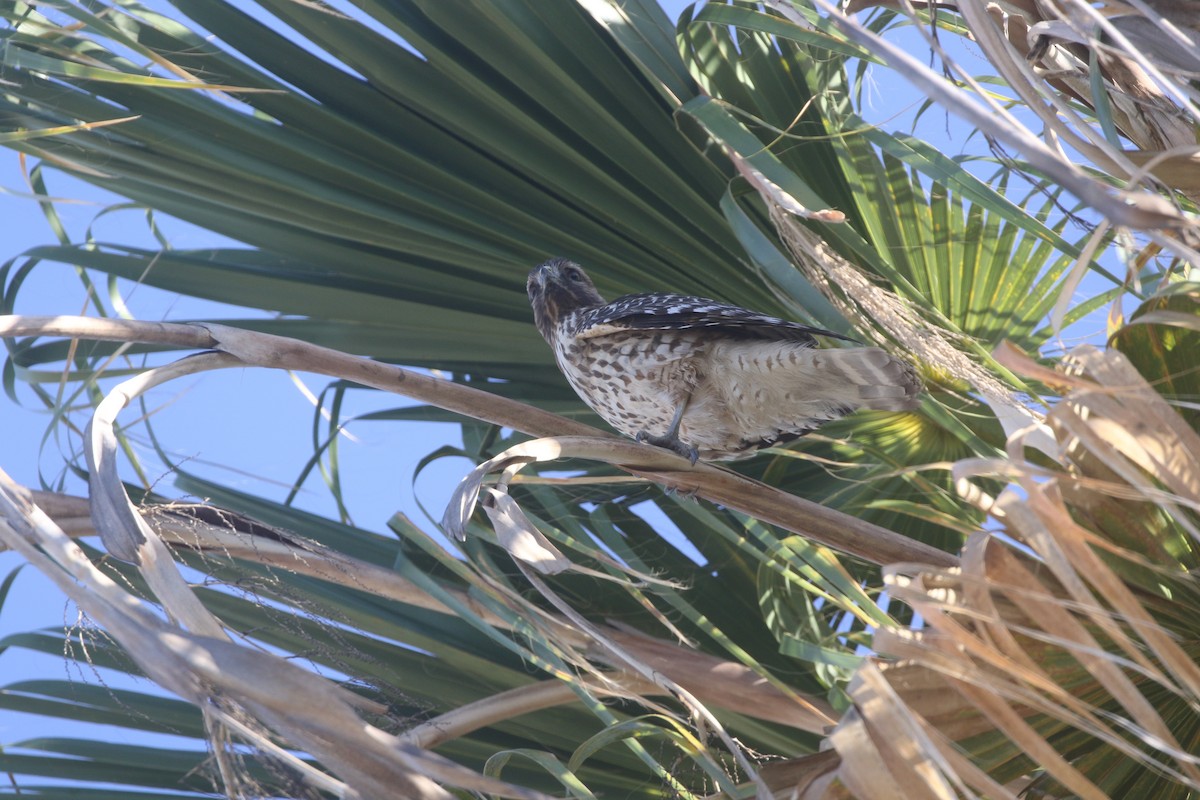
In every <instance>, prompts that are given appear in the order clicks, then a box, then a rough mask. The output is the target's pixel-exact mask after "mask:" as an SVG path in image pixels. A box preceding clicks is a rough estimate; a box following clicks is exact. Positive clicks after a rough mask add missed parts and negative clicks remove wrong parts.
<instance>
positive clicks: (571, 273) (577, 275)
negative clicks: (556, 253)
mask: <svg viewBox="0 0 1200 800" xmlns="http://www.w3.org/2000/svg"><path fill="white" fill-rule="evenodd" d="M567 280H569V281H571V282H572V283H581V282H582V281H583V273H582V272H580V271H579V270H577V269H575V268H574V267H572V268H571V269H569V270H567Z"/></svg>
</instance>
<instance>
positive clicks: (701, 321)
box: [570, 292, 857, 347]
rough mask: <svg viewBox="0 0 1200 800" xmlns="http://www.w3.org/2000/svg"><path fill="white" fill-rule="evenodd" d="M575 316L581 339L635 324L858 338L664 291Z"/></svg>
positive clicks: (793, 337) (806, 338) (791, 337)
mask: <svg viewBox="0 0 1200 800" xmlns="http://www.w3.org/2000/svg"><path fill="white" fill-rule="evenodd" d="M574 316H575V318H574V319H573V320H572V321H571V324H570V328H571V331H570V332H571V335H572V336H573V337H574V338H577V339H591V338H593V337H596V336H608V335H610V334H614V333H622V332H626V331H632V330H646V331H651V330H660V331H687V330H702V331H711V332H713V333H720V334H723V335H725V336H729V337H732V338H736V339H758V340H766V341H791V342H799V343H801V344H804V345H806V346H808V347H815V346H816V344H817V340H816V339H814V338H813V337H814V336H829V337H832V338H834V339H844V340H845V341H847V342H855V341H857V340H856V339H851V338H850V337H849V336H843V335H842V334H840V333H834V332H833V331H827V330H824V329H823V328H813V327H809V326H808V325H801V324H800V323H798V322H789V321H788V320H786V319H780V318H779V317H772V316H768V315H766V314H759V313H758V312H755V311H748V310H746V309H744V308H739V307H738V306H731V305H728V304H727V303H719V302H717V301H716V300H709V299H707V298H704V297H689V296H688V295H683V294H665V293H661V292H649V293H646V294H627V295H625V296H624V297H618V298H617V299H616V300H613V301H612V302H611V303H608V304H607V305H603V306H599V307H597V308H591V309H588V310H586V311H581V312H578V313H577V314H575V315H574Z"/></svg>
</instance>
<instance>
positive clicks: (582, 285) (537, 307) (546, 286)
mask: <svg viewBox="0 0 1200 800" xmlns="http://www.w3.org/2000/svg"><path fill="white" fill-rule="evenodd" d="M525 289H526V291H528V292H529V303H530V304H531V305H532V306H533V321H534V323H536V324H537V329H538V330H539V331H541V333H542V336H543V337H545V339H546V341H551V337H552V336H553V335H554V326H555V325H557V324H558V321H559V320H561V319H562V318H563V317H564V316H566V315H567V314H569V313H571V312H572V311H576V310H578V309H581V308H594V307H596V306H602V305H604V298H603V297H601V296H600V293H599V292H597V291H596V287H595V286H594V285H592V279H591V278H589V277H588V276H587V273H586V272H584V271H583V268H582V267H580V266H579V265H578V264H576V263H575V262H574V261H569V260H568V259H565V258H552V259H550V260H549V261H547V262H546V263H545V264H542V265H541V266H538V267H534V268H533V269H532V270H531V271H530V273H529V280H528V281H527V282H526V284H525Z"/></svg>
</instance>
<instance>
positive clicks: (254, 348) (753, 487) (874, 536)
mask: <svg viewBox="0 0 1200 800" xmlns="http://www.w3.org/2000/svg"><path fill="white" fill-rule="evenodd" d="M30 335H40V336H68V337H78V338H91V339H100V340H108V341H137V342H146V343H167V344H172V345H176V346H184V347H196V348H204V349H210V350H216V351H219V352H220V353H222V354H224V355H223V356H221V357H220V358H219V359H218V357H217V356H215V355H208V356H198V357H193V359H195V358H201V359H203V360H201V361H194V360H188V359H185V360H184V361H182V362H180V365H181V366H180V367H178V368H176V369H177V370H184V369H195V370H198V369H207V368H217V367H221V366H234V365H239V366H259V367H269V368H273V369H289V370H298V371H303V372H313V373H317V374H319V375H329V376H334V377H338V378H342V379H345V380H349V381H354V382H356V383H360V384H363V385H364V386H371V387H373V388H376V389H382V390H384V391H389V392H393V393H396V394H401V395H404V396H406V397H411V398H413V399H416V400H421V401H423V402H425V403H429V404H430V405H435V406H438V407H439V408H444V409H446V410H448V411H454V412H457V413H460V414H464V415H466V416H470V417H473V418H475V419H479V420H483V421H485V422H491V423H493V424H496V425H501V426H504V427H507V428H512V429H514V430H517V431H521V432H523V433H528V434H530V435H533V436H578V437H590V438H594V439H596V440H597V441H596V442H594V443H593V444H591V445H589V447H592V448H593V449H594V448H601V449H606V448H609V447H613V448H617V449H618V450H619V452H620V453H621V458H620V460H619V461H618V459H615V458H614V459H613V463H617V465H618V466H620V467H621V468H622V469H625V470H627V471H629V472H630V473H632V474H635V475H638V476H640V477H643V478H646V479H648V480H653V481H655V482H657V483H659V484H661V485H662V486H665V487H667V488H669V489H673V490H676V491H680V492H684V493H688V494H694V495H695V496H697V497H701V498H704V499H706V500H710V501H712V502H714V503H718V504H720V505H723V506H725V507H727V508H731V509H733V510H736V511H741V512H744V513H746V514H749V515H751V516H754V517H756V518H758V519H761V520H762V521H764V522H767V523H770V524H773V525H776V526H778V527H780V528H784V529H785V530H788V531H791V532H794V533H798V534H800V535H802V536H805V537H808V538H810V539H813V540H815V541H818V542H821V543H823V544H827V545H828V546H830V547H833V548H836V549H839V550H842V551H844V552H847V553H851V554H853V555H856V556H858V557H860V558H863V559H865V560H867V561H870V562H872V563H875V564H890V563H895V562H898V561H917V562H921V563H929V564H935V565H942V566H951V565H953V564H955V563H957V560H956V559H955V557H954V556H952V555H950V554H949V553H945V552H943V551H941V550H937V549H936V548H932V547H929V546H927V545H924V544H922V543H921V542H917V541H914V540H912V539H908V538H905V537H903V536H900V535H898V534H895V533H893V532H892V531H889V530H887V529H886V528H881V527H879V526H878V525H873V524H871V523H868V522H865V521H863V520H860V519H858V518H856V517H853V516H850V515H848V514H844V513H841V512H839V511H836V510H834V509H830V508H826V507H824V506H821V505H819V504H817V503H812V502H809V501H806V500H804V499H802V498H799V497H795V496H794V495H790V494H787V493H786V492H781V491H779V490H778V489H775V488H773V487H770V486H768V485H766V484H764V483H760V482H758V481H755V480H752V479H749V478H746V477H743V476H741V475H738V474H737V473H735V472H732V471H729V470H725V469H721V468H718V467H713V466H711V465H700V466H698V467H696V468H681V469H669V468H666V469H664V468H663V466H662V465H664V464H665V463H668V462H664V460H663V459H664V455H663V452H662V450H661V449H660V448H655V447H651V446H648V445H642V444H638V443H636V442H629V441H625V440H621V439H617V438H615V437H612V436H609V435H607V434H604V433H603V432H601V431H599V430H597V429H595V428H592V427H591V426H589V425H584V424H582V423H579V422H575V421H573V420H569V419H566V418H564V417H560V416H558V415H557V414H552V413H550V412H547V411H543V410H541V409H538V408H534V407H533V406H529V405H526V404H524V403H520V402H517V401H515V400H510V399H507V398H504V397H499V396H496V395H493V394H489V393H488V392H484V391H481V390H479V389H475V388H473V387H469V386H463V385H461V384H456V383H453V382H451V381H446V380H441V379H438V378H434V377H431V376H427V375H421V374H419V373H416V372H412V371H410V370H406V369H404V368H402V367H396V366H392V365H389V364H380V363H378V362H375V361H370V360H367V359H363V358H359V357H356V356H351V355H348V354H346V353H340V352H338V351H336V350H331V349H329V348H326V347H320V346H318V345H313V344H309V343H307V342H302V341H299V340H296V339H289V338H287V337H283V336H274V335H271V334H265V333H257V332H254V331H246V330H240V329H237V328H230V327H227V326H224V325H216V324H211V323H206V324H199V323H197V324H190V325H189V324H176V323H142V322H129V321H124V320H111V319H110V320H97V319H92V318H88V317H68V316H59V317H20V316H0V336H30ZM230 356H232V357H233V358H235V359H237V361H236V362H235V361H229V360H226V359H227V357H230ZM167 374H168V373H162V376H163V377H164V379H165V377H166V376H167ZM169 374H171V375H175V374H179V373H178V372H171V373H169ZM137 385H138V384H130V389H129V390H130V391H134V390H135V389H136V386H137ZM114 402H116V401H114ZM643 465H648V466H643ZM680 465H681V466H683V467H686V465H685V464H683V462H682V460H680ZM122 524H123V525H129V524H131V523H130V522H129V521H128V520H126V521H125V522H124V523H122ZM126 531H127V533H128V535H129V536H130V538H129V540H128V541H125V542H119V543H117V546H118V547H121V548H123V549H122V551H121V552H123V553H124V552H128V549H129V548H130V547H132V546H136V542H137V537H136V535H135V534H134V533H133V529H132V528H127V529H126Z"/></svg>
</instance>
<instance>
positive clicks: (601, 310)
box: [526, 258, 921, 464]
mask: <svg viewBox="0 0 1200 800" xmlns="http://www.w3.org/2000/svg"><path fill="white" fill-rule="evenodd" d="M526 289H527V290H528V292H529V301H530V303H531V304H532V306H533V318H534V322H535V323H536V324H537V328H538V330H539V331H540V332H541V334H542V336H543V337H545V339H546V341H547V342H548V343H549V344H550V346H551V347H552V348H553V349H554V357H555V360H556V361H557V362H558V368H559V369H560V370H562V373H563V375H564V376H566V379H567V381H568V382H569V383H570V384H571V387H572V388H573V389H575V391H576V393H577V394H578V395H579V397H580V398H581V399H582V400H583V402H585V403H587V404H588V405H589V406H591V408H592V409H593V410H594V411H595V412H596V413H597V414H599V415H600V416H601V417H603V418H604V420H605V421H606V422H608V424H610V425H612V426H613V427H614V428H616V429H617V430H619V431H620V432H622V433H624V434H626V435H628V436H633V437H635V438H636V439H637V440H638V441H642V442H648V443H650V444H655V445H658V446H660V447H666V448H669V449H670V450H672V451H674V452H676V453H678V454H680V455H682V456H684V457H685V458H687V459H689V460H690V461H691V462H692V463H693V464H695V463H696V459H697V458H702V459H704V460H705V461H720V460H732V459H738V458H746V457H747V456H751V455H753V454H754V453H755V452H757V451H758V450H761V449H762V448H764V447H770V446H772V445H776V444H780V443H783V442H788V441H791V440H793V439H796V438H798V437H800V436H803V435H804V434H806V433H809V432H811V431H813V430H815V429H816V428H818V427H819V426H821V425H822V424H824V423H826V422H829V421H830V420H835V419H839V418H840V417H843V416H845V415H847V414H849V413H851V412H853V411H855V410H856V409H859V408H872V409H878V410H882V411H906V410H910V409H913V408H915V407H916V406H917V402H918V399H919V398H918V395H919V394H920V391H921V383H920V380H919V379H918V378H917V375H916V372H915V371H914V370H913V368H912V367H911V366H910V365H909V364H908V363H906V362H904V361H902V360H900V359H898V358H896V357H894V356H892V355H890V354H888V353H887V352H886V351H884V350H881V349H880V348H878V347H842V348H830V349H821V348H818V347H817V340H816V338H815V337H817V336H821V337H825V338H831V339H842V340H845V341H854V340H853V339H850V338H848V337H846V336H842V335H841V334H838V333H834V332H832V331H826V330H821V329H820V328H810V327H808V326H806V325H800V324H798V323H795V322H788V321H787V320H783V319H779V318H777V317H771V316H767V315H766V314H759V313H757V312H754V311H748V310H746V309H744V308H738V307H737V306H731V305H727V304H725V303H719V302H717V301H716V300H708V299H705V298H703V297H688V296H686V295H681V294H666V293H659V292H650V293H647V294H629V295H625V296H624V297H618V298H617V299H616V300H613V301H612V302H611V303H606V302H605V300H604V298H603V297H601V296H600V293H599V292H597V291H596V287H595V286H594V285H593V284H592V281H591V279H590V278H588V276H587V273H585V272H584V271H583V269H582V268H581V267H580V266H579V265H578V264H575V263H574V262H572V261H568V260H567V259H565V258H554V259H551V260H549V261H547V262H546V263H544V264H542V265H541V266H539V267H535V268H534V269H533V271H531V272H530V273H529V281H528V283H527V284H526Z"/></svg>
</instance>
